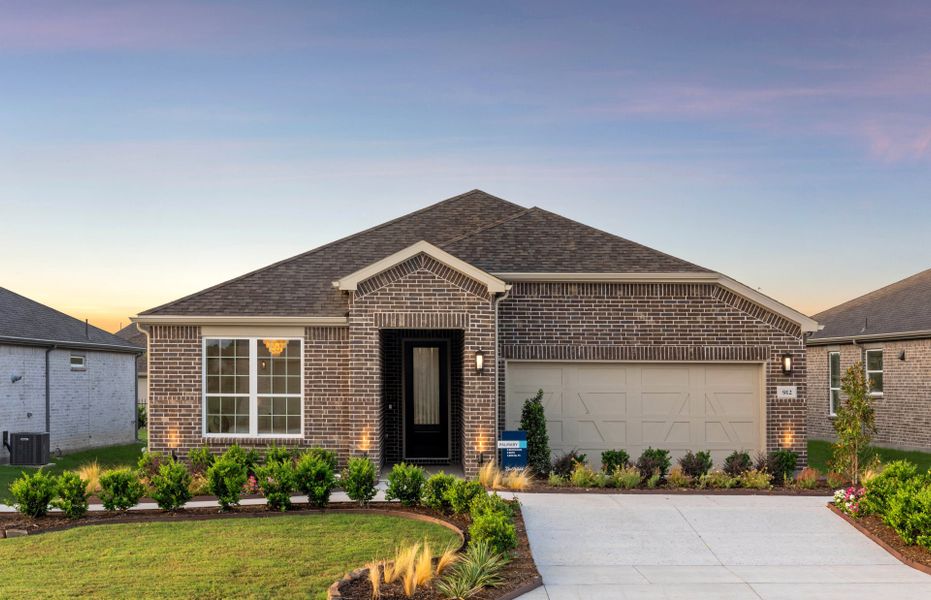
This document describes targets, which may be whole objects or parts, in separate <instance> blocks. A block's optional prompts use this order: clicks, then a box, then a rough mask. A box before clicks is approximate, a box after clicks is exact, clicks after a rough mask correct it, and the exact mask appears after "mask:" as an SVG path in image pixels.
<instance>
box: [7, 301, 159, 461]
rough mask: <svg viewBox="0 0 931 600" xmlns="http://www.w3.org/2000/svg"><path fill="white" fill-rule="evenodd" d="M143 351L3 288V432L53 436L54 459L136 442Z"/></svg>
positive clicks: (51, 437)
mask: <svg viewBox="0 0 931 600" xmlns="http://www.w3.org/2000/svg"><path fill="white" fill-rule="evenodd" d="M142 351H143V349H142V348H140V347H138V346H135V345H133V344H131V343H129V342H127V341H125V340H123V339H120V338H118V337H116V336H115V335H112V334H110V333H107V332H106V331H103V330H102V329H98V328H96V327H93V326H90V325H86V324H85V323H82V322H81V321H79V320H77V319H75V318H73V317H69V316H68V315H65V314H63V313H60V312H58V311H56V310H54V309H52V308H49V307H48V306H45V305H43V304H39V303H38V302H34V301H32V300H29V299H28V298H25V297H23V296H20V295H18V294H15V293H13V292H11V291H9V290H6V289H4V288H0V431H8V432H11V433H12V432H17V431H28V432H42V431H48V432H49V433H50V434H51V435H50V439H51V444H50V446H51V451H52V452H53V453H55V451H56V450H60V451H62V452H68V451H73V450H80V449H83V448H91V447H95V446H109V445H114V444H126V443H129V442H132V441H133V440H134V439H135V435H136V433H135V419H136V410H135V403H136V366H135V359H136V356H138V354H139V353H141V352H142ZM46 365H48V367H47V368H46ZM8 461H9V452H8V451H7V449H6V448H4V447H0V462H2V463H6V462H8Z"/></svg>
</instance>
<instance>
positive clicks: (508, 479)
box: [501, 467, 533, 492]
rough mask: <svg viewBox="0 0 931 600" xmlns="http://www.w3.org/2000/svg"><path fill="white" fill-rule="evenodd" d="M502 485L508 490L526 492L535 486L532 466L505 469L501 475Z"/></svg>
mask: <svg viewBox="0 0 931 600" xmlns="http://www.w3.org/2000/svg"><path fill="white" fill-rule="evenodd" d="M501 485H502V486H503V487H504V488H505V489H508V490H513V491H515V492H524V491H526V490H529V489H530V488H531V486H533V473H532V472H531V471H530V467H524V468H523V469H505V471H504V473H503V475H502V477H501Z"/></svg>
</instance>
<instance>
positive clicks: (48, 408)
mask: <svg viewBox="0 0 931 600" xmlns="http://www.w3.org/2000/svg"><path fill="white" fill-rule="evenodd" d="M56 348H58V346H57V345H54V344H53V345H51V346H49V347H48V348H46V349H45V432H46V433H48V434H49V437H51V433H52V396H51V385H50V379H51V375H50V373H49V358H48V357H49V354H51V352H52V350H55V349H56Z"/></svg>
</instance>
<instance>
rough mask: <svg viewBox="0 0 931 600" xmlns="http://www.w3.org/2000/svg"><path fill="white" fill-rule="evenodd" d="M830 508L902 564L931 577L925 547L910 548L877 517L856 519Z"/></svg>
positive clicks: (929, 552)
mask: <svg viewBox="0 0 931 600" xmlns="http://www.w3.org/2000/svg"><path fill="white" fill-rule="evenodd" d="M828 508H830V509H831V510H832V511H833V512H834V514H836V515H837V516H839V517H840V518H842V519H844V520H845V521H847V522H848V523H850V524H851V525H853V526H854V527H855V528H856V529H857V530H859V531H860V533H862V534H863V535H865V536H866V537H868V538H870V539H871V540H873V541H874V542H876V543H877V544H878V545H879V546H881V547H882V548H883V549H884V550H885V551H886V552H888V553H889V554H891V555H892V556H894V557H896V558H897V559H899V560H900V561H901V562H903V563H905V564H906V565H908V566H910V567H912V568H913V569H917V570H919V571H922V572H924V573H927V574H929V575H931V550H928V549H927V548H925V547H924V546H909V545H908V544H906V543H905V542H904V541H902V538H900V537H899V534H897V533H896V532H895V531H894V530H893V529H892V528H891V527H889V526H888V525H886V524H885V523H883V522H882V519H880V518H879V517H877V516H876V515H865V516H862V517H858V518H856V519H854V518H853V517H851V516H849V515H846V514H844V513H843V512H841V511H840V510H838V509H837V507H835V506H834V505H833V504H828Z"/></svg>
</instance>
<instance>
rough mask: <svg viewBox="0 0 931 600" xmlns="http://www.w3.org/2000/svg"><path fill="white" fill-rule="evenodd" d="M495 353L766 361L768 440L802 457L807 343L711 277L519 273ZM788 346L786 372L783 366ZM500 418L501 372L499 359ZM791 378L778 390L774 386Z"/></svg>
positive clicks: (790, 325)
mask: <svg viewBox="0 0 931 600" xmlns="http://www.w3.org/2000/svg"><path fill="white" fill-rule="evenodd" d="M499 335H500V342H499V343H500V344H501V358H502V361H505V360H508V359H519V360H554V361H569V360H597V361H698V362H701V361H730V360H734V361H752V362H762V363H766V367H765V377H766V437H767V447H768V448H769V449H775V448H779V447H786V448H790V449H792V450H793V451H795V452H797V453H799V455H800V457H801V460H802V464H804V461H806V460H807V448H806V443H805V442H806V433H805V432H806V428H805V417H806V410H807V405H806V401H805V386H806V380H805V353H804V344H803V342H802V338H801V332H800V329H799V327H798V326H797V325H795V324H793V323H790V322H788V321H786V320H785V319H783V318H781V317H779V316H777V315H774V314H772V313H770V312H768V311H765V310H763V309H762V308H760V307H758V306H757V305H755V304H752V303H750V302H748V301H746V300H744V299H743V298H740V297H739V296H736V295H734V294H732V293H731V292H729V291H727V290H725V289H723V288H720V287H719V286H717V285H713V284H671V283H662V284H660V283H656V284H640V283H637V284H634V283H629V284H628V283H518V284H516V285H514V287H513V288H512V289H511V292H510V295H509V297H508V298H507V299H506V300H504V301H503V302H501V304H500V315H499ZM785 352H790V353H791V354H792V356H793V357H794V372H793V374H792V375H791V376H786V375H783V373H782V369H781V364H780V357H781V355H782V354H783V353H785ZM499 369H500V371H501V379H500V381H499V399H500V403H499V406H501V407H502V408H501V414H499V424H503V422H504V413H503V410H504V409H503V406H504V389H505V382H504V377H505V373H504V372H503V371H504V369H503V365H502V366H501V367H499ZM778 385H795V386H797V387H798V399H797V400H788V401H787V400H777V399H776V386H778Z"/></svg>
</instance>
